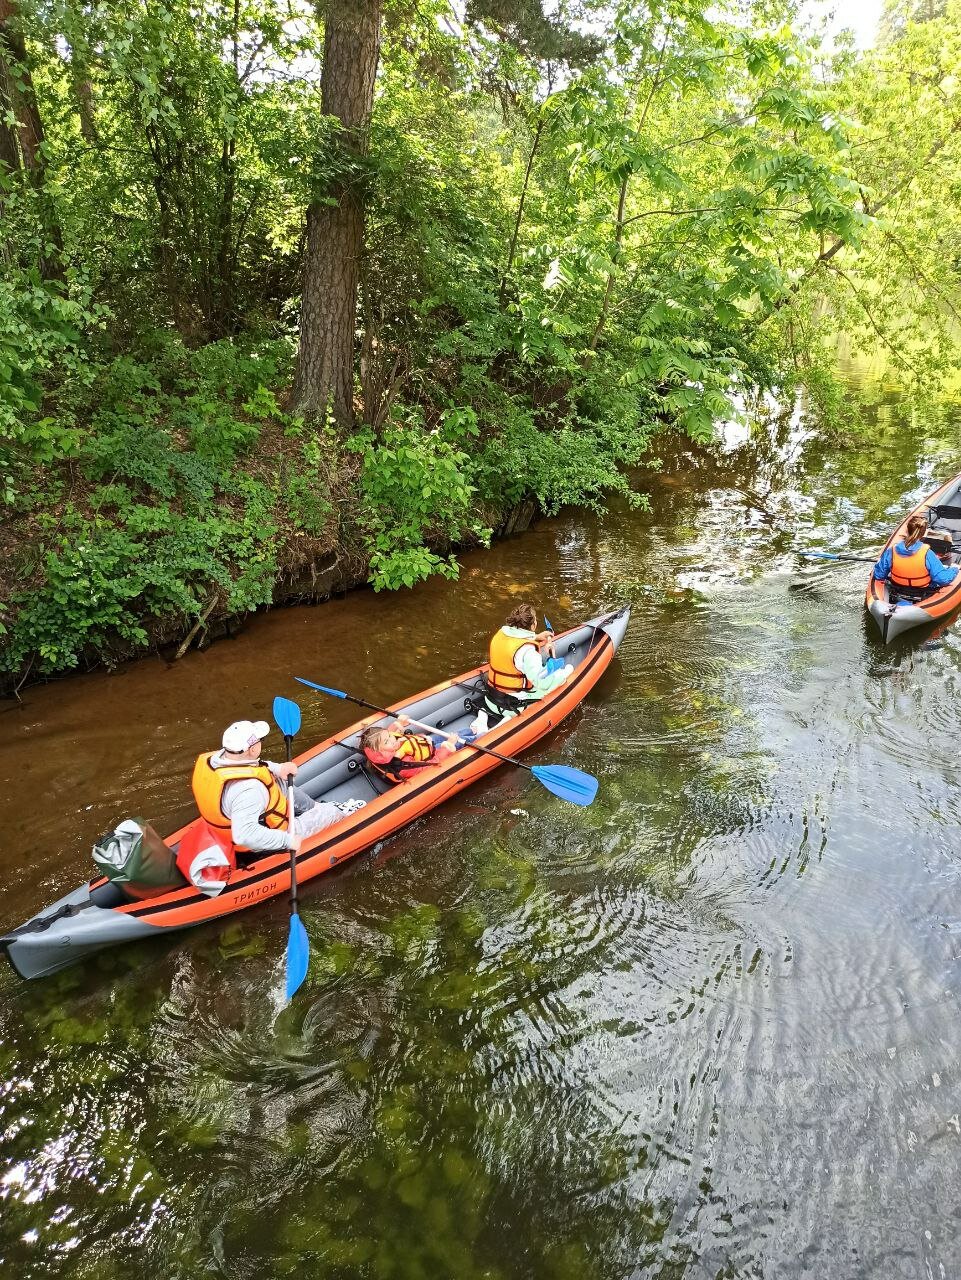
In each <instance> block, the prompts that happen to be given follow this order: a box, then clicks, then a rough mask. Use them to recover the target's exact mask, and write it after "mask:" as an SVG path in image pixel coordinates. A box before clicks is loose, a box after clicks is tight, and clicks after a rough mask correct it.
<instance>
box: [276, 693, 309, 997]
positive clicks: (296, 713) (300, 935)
mask: <svg viewBox="0 0 961 1280" xmlns="http://www.w3.org/2000/svg"><path fill="white" fill-rule="evenodd" d="M274 720H275V721H276V722H277V728H278V729H279V730H280V732H281V733H282V734H283V735H284V744H285V745H286V747H287V759H288V761H289V760H290V759H291V758H292V756H293V740H294V735H295V734H296V733H297V731H298V730H299V729H300V707H298V706H297V703H296V702H291V701H290V699H289V698H280V697H277V698H274ZM287 831H288V833H289V834H290V836H291V837H293V835H294V786H293V783H292V782H291V781H290V779H289V778H288V779H287ZM309 959H310V943H309V942H308V940H307V930H306V929H305V928H304V925H303V922H302V920H301V918H300V916H299V915H298V914H297V853H296V851H295V850H294V849H291V851H290V930H289V932H288V934H287V999H288V1000H290V999H291V997H292V996H293V995H294V992H295V991H296V990H297V988H298V987H299V986H300V984H301V983H302V982H303V980H304V978H306V976H307V962H308V961H309Z"/></svg>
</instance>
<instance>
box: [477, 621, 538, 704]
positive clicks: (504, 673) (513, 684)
mask: <svg viewBox="0 0 961 1280" xmlns="http://www.w3.org/2000/svg"><path fill="white" fill-rule="evenodd" d="M533 643H534V641H533V638H532V637H531V636H509V635H508V634H507V633H506V631H505V630H504V628H503V627H501V629H500V631H498V632H497V634H496V635H495V636H494V638H493V639H492V640H491V645H490V653H489V655H488V662H489V663H490V672H489V674H488V676H487V679H488V680H489V682H490V683H491V684H492V685H493V686H494V688H495V689H501V690H503V692H504V693H519V692H520V691H521V690H522V689H533V688H534V686H533V685H532V684H531V682H530V681H529V680H528V678H527V676H525V675H524V673H523V671H518V670H517V667H516V666H515V665H514V658H515V656H516V654H517V653H518V652H519V651H520V650H521V649H523V647H524V645H525V644H533Z"/></svg>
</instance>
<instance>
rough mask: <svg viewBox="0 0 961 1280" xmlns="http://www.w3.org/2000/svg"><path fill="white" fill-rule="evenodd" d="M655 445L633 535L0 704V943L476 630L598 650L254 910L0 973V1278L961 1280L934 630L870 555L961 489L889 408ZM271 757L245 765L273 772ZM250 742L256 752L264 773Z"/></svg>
mask: <svg viewBox="0 0 961 1280" xmlns="http://www.w3.org/2000/svg"><path fill="white" fill-rule="evenodd" d="M859 439H860V440H861V443H851V441H850V440H848V441H846V442H844V441H842V442H840V443H839V442H838V441H825V440H823V439H820V440H819V439H818V438H817V437H815V436H813V435H811V434H810V433H808V432H807V431H806V429H805V427H804V424H803V421H802V419H801V418H800V416H799V415H797V414H795V415H793V416H791V415H785V416H783V417H782V418H780V419H779V420H778V421H776V422H775V423H774V424H773V425H771V427H770V429H762V430H758V431H755V432H754V433H753V434H751V435H750V437H748V433H747V432H746V431H742V432H740V433H739V432H738V430H737V429H732V430H731V431H730V432H729V433H728V435H727V439H726V443H725V444H724V446H723V447H721V448H720V449H718V450H717V451H716V452H714V453H712V454H709V453H706V452H701V451H697V450H690V449H688V448H685V447H682V446H681V445H680V444H668V445H666V446H665V447H664V449H663V450H662V453H661V459H662V463H663V465H662V468H661V470H660V471H650V472H642V473H641V474H640V475H639V476H638V477H637V479H638V485H639V487H640V488H642V489H644V490H646V491H647V492H648V493H649V494H650V497H651V509H650V511H649V512H639V511H631V510H629V509H628V508H627V507H626V506H625V505H624V504H619V503H616V504H614V506H613V508H612V509H611V511H610V512H609V513H608V514H607V515H606V517H605V518H604V519H600V518H595V517H592V516H587V517H585V516H584V515H583V514H577V513H572V514H566V515H563V516H561V517H560V518H558V519H555V520H549V521H544V522H542V523H540V524H539V525H538V526H537V527H536V528H535V529H534V530H533V531H532V532H531V533H529V534H527V535H525V536H523V537H521V538H517V539H514V540H511V541H508V542H505V543H503V544H501V545H499V546H497V547H495V548H494V549H493V550H492V551H490V552H477V553H472V554H470V555H468V556H467V557H466V558H465V561H464V571H463V574H462V577H461V579H460V581H459V582H458V583H448V582H442V581H437V582H431V583H427V584H424V585H423V586H421V587H419V588H417V589H416V590H414V591H410V592H401V593H398V594H395V595H386V596H376V595H374V594H373V593H370V592H356V593H353V594H351V595H350V596H348V597H347V598H346V599H344V600H338V601H335V602H332V603H330V604H327V605H323V606H320V607H317V608H312V609H307V608H305V609H293V610H282V611H278V612H276V613H273V614H270V615H267V616H264V617H261V618H257V619H255V620H254V621H253V622H251V624H250V625H249V626H247V627H246V628H245V630H244V631H243V632H242V633H241V634H240V635H239V636H237V637H236V638H235V639H234V640H232V641H227V642H223V643H220V644H217V645H214V646H213V647H212V648H211V649H209V650H208V651H207V652H205V653H202V654H191V655H189V656H188V657H187V658H185V659H184V660H183V661H182V662H180V663H178V664H176V665H175V666H172V667H167V666H166V665H165V664H164V663H163V662H162V661H160V660H159V659H158V658H149V659H145V660H144V661H142V662H138V663H135V664H133V665H131V666H129V667H128V668H126V669H125V670H124V671H122V672H121V673H119V674H117V675H114V676H109V675H106V674H95V675H92V676H86V677H82V678H78V679H75V680H71V681H65V682H62V683H59V684H52V685H48V686H46V687H40V688H34V689H30V690H29V691H28V692H27V693H26V695H25V704H24V705H23V706H22V707H17V706H16V705H9V706H7V707H5V708H4V711H3V713H2V714H0V726H2V728H3V732H2V733H0V778H2V783H3V786H2V799H0V866H2V870H3V873H4V876H5V880H6V884H7V888H6V889H5V891H4V894H3V899H2V908H0V911H2V915H0V924H3V925H10V924H14V923H17V922H19V921H20V920H21V919H23V918H24V917H26V916H27V915H28V914H30V913H31V912H33V911H34V910H36V909H38V908H39V907H40V906H42V905H44V904H45V903H47V902H49V901H50V900H52V899H53V898H54V897H56V896H58V895H59V894H60V893H62V892H64V891H66V890H67V889H69V888H71V887H73V885H74V884H76V883H77V882H78V881H79V880H81V879H83V878H85V876H86V875H87V874H88V853H89V846H90V844H91V842H92V840H93V839H94V838H95V837H96V836H97V835H99V834H100V833H101V832H102V831H103V830H104V829H105V828H107V827H108V826H109V825H111V824H112V823H113V822H114V821H116V820H118V819H119V818H120V817H123V816H129V815H142V816H145V817H149V818H151V819H152V820H154V821H155V822H156V823H157V825H158V826H160V828H161V829H165V828H166V827H168V826H169V825H170V824H172V823H174V822H175V821H176V820H178V819H179V818H181V817H182V816H185V815H186V813H187V812H189V789H188V778H189V770H190V766H191V763H192V760H193V757H194V755H195V754H196V753H197V752H199V751H201V750H204V749H209V748H210V747H211V746H213V745H216V742H217V739H218V738H219V734H220V731H221V729H222V728H223V726H224V725H225V724H226V723H227V722H228V721H229V720H231V719H233V718H236V717H240V716H252V717H254V718H257V717H260V716H263V717H265V718H268V717H269V708H270V704H271V701H272V699H273V697H274V695H275V694H277V693H282V694H285V695H287V696H294V697H298V696H299V700H300V701H301V705H302V706H303V710H304V724H305V728H304V736H303V738H302V744H304V745H306V743H307V742H308V741H310V740H312V739H316V738H317V737H319V736H321V735H326V734H327V733H328V732H330V731H332V730H334V729H337V728H339V727H341V726H342V725H344V724H346V723H348V721H349V720H351V719H352V718H353V717H352V716H351V714H350V712H349V711H348V710H347V709H346V708H345V707H344V706H343V705H342V704H339V703H329V702H322V701H317V702H313V701H309V700H308V699H307V697H306V696H304V692H305V691H303V690H302V689H301V688H300V687H299V686H296V685H293V684H292V682H291V679H290V676H291V674H294V673H296V674H303V675H307V676H311V677H314V678H318V679H320V680H322V681H323V682H325V683H329V684H333V685H336V686H339V687H342V688H346V689H350V690H353V691H356V692H358V693H361V694H362V695H363V696H366V697H368V698H369V699H370V700H371V701H373V702H380V701H382V700H393V699H396V698H399V697H401V696H403V695H405V694H407V693H409V692H412V691H414V690H416V689H418V688H422V687H424V686H427V685H429V684H432V683H434V682H435V681H437V680H440V679H443V678H446V677H447V676H449V675H450V674H452V673H453V672H455V671H459V670H463V669H465V668H467V667H469V666H471V665H473V664H474V663H475V662H476V661H479V660H480V658H481V656H482V652H483V647H484V644H485V641H486V637H487V635H488V633H489V632H490V631H491V630H492V629H493V628H494V627H496V625H497V624H498V623H499V621H500V619H501V617H502V615H503V614H504V612H505V609H506V606H507V605H508V602H516V601H518V600H522V599H528V598H529V599H532V600H534V601H536V602H537V603H538V604H539V605H541V607H543V608H546V609H547V610H548V613H549V616H550V618H551V621H552V622H553V623H554V625H555V627H560V626H562V625H567V624H571V623H573V622H576V621H579V620H580V619H582V618H583V617H585V616H588V615H590V614H592V613H596V612H598V611H600V610H601V609H602V608H604V607H606V606H610V605H614V604H617V603H618V602H620V601H621V600H622V599H631V600H632V601H633V603H634V614H633V619H632V622H631V626H630V629H629V630H628V633H627V636H626V639H625V641H624V644H623V646H622V649H621V653H620V658H619V661H617V662H615V664H614V666H613V667H612V669H611V671H610V672H609V673H608V675H607V676H606V677H605V679H604V680H603V681H602V683H601V684H600V685H599V686H598V688H597V690H596V691H595V692H594V694H593V695H592V696H591V697H590V699H589V700H588V702H587V703H586V704H585V705H584V706H583V708H582V709H580V710H579V711H578V713H576V715H575V716H574V718H573V719H572V720H571V721H570V722H568V723H567V724H566V725H565V726H564V728H563V729H561V730H560V731H559V732H558V733H557V734H555V735H554V736H553V737H552V738H550V739H548V740H546V741H545V742H544V743H542V744H540V745H539V747H538V748H537V749H536V751H535V752H534V753H533V755H532V757H531V758H532V759H533V760H540V761H542V762H547V761H558V762H561V761H563V762H569V763H574V764H576V765H577V766H579V767H580V768H583V769H588V770H591V771H593V772H595V773H596V774H597V775H598V777H599V778H600V784H601V785H600V792H599V795H598V798H597V800H596V802H595V803H594V805H593V806H592V807H591V808H590V809H586V810H582V809H576V808H572V807H570V806H568V805H565V804H563V803H562V802H561V801H559V800H557V799H555V798H553V797H552V796H551V795H549V794H548V793H547V792H546V791H544V790H542V789H540V788H539V787H537V786H536V784H534V783H532V782H530V781H529V779H528V776H527V775H526V774H522V773H521V771H519V770H509V769H504V770H502V771H500V772H499V773H497V774H494V775H492V776H491V777H489V778H488V779H487V780H485V781H484V782H483V783H481V784H480V785H478V786H476V787H475V788H473V790H472V791H471V792H470V793H469V794H468V795H467V796H465V797H463V798H461V799H458V800H456V801H453V802H451V803H450V804H449V805H448V806H447V807H446V808H445V809H442V810H440V811H438V812H436V813H434V814H433V815H431V816H430V817H429V818H427V819H425V820H423V821H421V822H419V823H418V824H416V825H415V826H414V827H412V828H410V829H408V830H407V831H405V832H403V833H401V834H399V835H397V836H396V837H394V838H393V839H392V840H390V841H388V842H387V843H386V844H385V845H384V846H383V847H381V848H379V849H378V850H375V851H374V852H372V853H371V854H370V855H369V856H365V857H363V858H361V859H358V860H357V861H356V862H355V863H353V864H352V865H351V866H349V867H348V868H346V869H344V870H343V871H342V872H339V873H336V874H335V875H333V876H331V877H330V878H329V879H327V880H326V882H324V881H322V882H320V883H317V882H314V883H313V884H312V885H310V886H308V887H307V888H306V889H305V891H304V894H303V900H302V905H301V912H302V918H303V919H304V922H305V924H306V927H307V930H308V933H309V935H310V939H311V949H312V962H311V968H310V973H309V975H308V978H307V981H306V983H305V986H304V987H303V988H302V989H301V992H300V993H299V994H298V996H297V997H296V999H295V1001H294V1003H293V1004H292V1006H290V1007H289V1008H288V1009H286V1010H282V1009H281V1007H280V1006H281V1000H280V993H281V989H282V984H283V957H284V951H285V943H286V934H287V917H286V907H285V905H284V904H283V903H278V904H272V905H268V906H265V907H261V908H257V909H255V910H253V911H251V912H249V913H247V914H246V915H242V916H239V917H237V918H236V919H235V920H233V921H230V922H228V923H226V924H221V925H217V926H210V927H205V928H202V929H200V930H196V931H193V932H191V933H187V934H183V935H181V936H180V937H179V938H177V939H171V940H169V941H164V942H160V943H156V944H152V945H148V946H143V947H138V948H129V949H125V950H120V951H117V952H115V953H111V954H108V955H105V956H104V957H102V959H101V960H100V961H99V962H92V963H89V964H88V965H86V966H85V967H83V968H78V969H74V970H72V971H68V972H66V973H64V974H62V975H59V976H57V977H55V978H52V979H48V980H45V981H40V982H35V983H32V984H27V983H24V982H22V981H21V980H19V979H18V978H16V977H15V975H13V974H12V973H9V972H6V971H5V972H4V973H3V975H2V976H0V1067H2V1071H0V1274H2V1275H4V1276H8V1275H9V1276H17V1277H41V1276H44V1277H45V1276H50V1277H58V1280H59V1278H63V1280H79V1278H81V1277H82V1278H83V1280H93V1278H96V1280H114V1278H115V1280H129V1278H131V1277H141V1276H142V1277H151V1278H154V1277H163V1280H180V1278H185V1280H186V1278H188V1277H189V1278H191V1280H192V1278H193V1277H202V1276H222V1277H229V1278H230V1280H246V1278H247V1277H249V1278H250V1280H262V1278H264V1277H275V1276H276V1277H280V1276H295V1277H324V1278H325V1280H328V1278H331V1280H341V1278H343V1280H354V1278H356V1277H364V1278H366V1277H371V1278H377V1280H380V1278H384V1280H389V1278H394V1277H396V1278H397V1280H427V1278H428V1277H430V1278H431V1280H435V1278H446V1277H452V1278H453V1277H456V1278H457V1280H482V1278H484V1280H521V1278H522V1277H550V1278H556V1280H590V1278H594V1277H596V1278H597V1280H615V1278H616V1280H622V1278H623V1280H627V1277H661V1278H664V1280H667V1278H672V1280H674V1278H677V1280H680V1277H685V1278H691V1280H694V1278H696V1280H726V1278H734V1277H745V1278H762V1277H763V1278H764V1280H772V1278H774V1277H800V1276H809V1277H819V1278H823V1277H831V1278H832V1280H847V1278H848V1277H851V1278H853V1277H884V1278H885V1280H891V1278H892V1277H953V1276H957V1275H958V1274H961V1208H959V1197H958V1185H959V1175H961V1009H959V999H958V993H959V991H961V860H959V852H958V827H959V821H961V800H959V789H958V766H959V759H961V756H959V752H958V749H957V747H956V743H957V742H958V741H959V730H961V723H959V720H961V710H959V707H961V704H959V700H958V692H959V687H961V633H959V632H957V631H953V630H950V629H948V630H945V631H943V633H942V634H940V635H936V636H933V637H931V636H923V637H916V638H913V639H911V640H910V641H908V642H905V643H903V644H900V645H896V646H892V647H890V648H888V649H883V648H882V647H881V645H880V643H879V640H878V637H877V635H876V634H875V633H874V632H873V630H872V625H871V624H869V623H868V622H866V620H865V617H864V614H863V609H862V600H863V588H864V580H865V575H866V572H867V569H866V566H861V565H836V566H824V567H821V566H815V567H813V568H811V569H804V570H803V571H801V572H800V573H799V572H798V565H799V563H800V562H799V561H798V560H797V558H796V557H795V556H794V554H793V552H792V548H796V547H799V546H805V545H811V546H819V547H825V546H830V547H833V548H835V549H837V548H840V547H842V546H846V547H847V548H848V549H849V550H851V551H854V552H860V553H862V554H868V553H869V552H870V551H873V550H875V549H876V548H877V547H878V546H879V545H880V544H881V543H882V542H883V540H884V538H885V537H886V535H887V532H888V530H889V528H890V526H891V524H892V521H893V518H894V516H895V515H896V514H898V513H900V512H901V511H902V510H903V509H904V508H905V507H906V506H908V505H910V504H911V503H912V500H914V499H916V498H917V497H919V496H920V495H921V494H923V493H924V492H925V491H927V489H929V488H931V487H933V485H934V483H935V482H936V480H937V479H938V478H939V477H942V476H947V475H949V474H952V473H954V472H956V471H958V470H959V469H961V446H959V443H958V433H957V426H956V417H952V416H951V415H950V414H948V415H942V416H941V417H940V418H935V417H934V416H931V417H928V418H923V419H921V418H919V417H918V416H917V415H912V414H911V413H910V412H909V411H908V409H907V408H905V407H904V406H903V405H900V404H899V403H898V402H897V400H896V398H895V397H894V396H893V395H891V396H888V397H887V398H885V397H884V396H883V395H882V396H881V397H880V400H879V403H878V404H877V405H876V406H875V407H874V408H873V409H870V410H866V411H865V412H864V414H863V415H862V421H861V434H860V436H859ZM268 745H270V741H268ZM276 750H277V749H276V748H275V753H276Z"/></svg>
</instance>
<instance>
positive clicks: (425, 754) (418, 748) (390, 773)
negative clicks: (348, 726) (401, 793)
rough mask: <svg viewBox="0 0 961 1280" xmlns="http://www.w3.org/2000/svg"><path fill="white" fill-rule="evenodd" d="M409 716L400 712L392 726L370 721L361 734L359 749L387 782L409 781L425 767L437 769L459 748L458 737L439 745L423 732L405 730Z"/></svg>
mask: <svg viewBox="0 0 961 1280" xmlns="http://www.w3.org/2000/svg"><path fill="white" fill-rule="evenodd" d="M409 724H410V720H409V718H408V717H407V716H398V717H397V719H396V720H395V721H394V723H393V724H392V725H390V727H389V728H386V729H384V728H382V727H380V726H379V725H371V727H370V728H369V729H365V730H364V732H363V733H362V734H361V735H360V749H361V750H362V751H363V753H364V755H365V756H366V757H367V759H368V761H369V762H370V764H372V765H373V767H374V769H375V770H376V771H377V773H379V774H380V776H381V777H382V778H386V779H387V781H388V782H407V781H408V779H410V778H416V777H417V776H418V775H419V773H420V771H421V770H422V769H435V768H436V767H437V766H438V765H439V764H442V763H443V762H444V761H445V760H446V759H447V758H448V756H452V755H453V754H454V752H455V751H456V750H457V738H456V737H455V736H453V735H452V736H450V737H447V738H445V739H444V741H443V742H442V743H440V745H439V746H438V745H435V744H434V743H433V742H432V741H431V740H430V738H428V737H425V736H424V734H421V733H407V732H405V730H406V728H407V726H408V725H409Z"/></svg>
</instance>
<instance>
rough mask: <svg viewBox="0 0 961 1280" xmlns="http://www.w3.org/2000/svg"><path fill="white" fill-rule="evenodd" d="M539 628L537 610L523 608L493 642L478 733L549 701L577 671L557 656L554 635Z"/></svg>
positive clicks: (509, 618)
mask: <svg viewBox="0 0 961 1280" xmlns="http://www.w3.org/2000/svg"><path fill="white" fill-rule="evenodd" d="M536 627H537V614H536V612H535V610H534V606H533V605H532V604H520V605H518V606H517V608H516V609H513V610H512V611H511V612H510V613H509V614H508V616H507V619H506V620H505V622H504V625H503V626H502V627H501V629H500V630H499V631H498V632H497V633H496V634H495V635H494V637H493V639H492V640H491V642H490V649H489V652H488V668H489V669H488V672H487V677H486V678H487V685H488V689H487V692H486V693H485V695H484V700H485V704H486V705H485V706H484V707H482V708H481V710H480V712H479V713H478V716H477V719H476V720H475V721H474V722H473V724H472V725H471V728H472V729H473V730H474V732H476V733H485V732H486V731H487V729H489V728H493V726H494V725H496V724H499V723H500V722H501V721H502V720H506V719H510V718H511V717H512V716H515V715H518V714H519V712H521V711H523V710H524V706H525V704H526V703H528V702H537V701H538V700H539V699H541V698H543V697H545V695H547V694H548V693H550V692H551V690H552V689H556V688H557V686H558V685H560V684H563V683H564V681H565V680H566V679H567V677H568V676H569V675H570V674H571V672H572V671H573V670H574V668H573V667H571V666H569V665H567V664H565V663H564V662H563V660H562V659H561V658H557V657H555V656H554V647H553V644H552V640H553V632H550V631H537V630H535V628H536ZM545 653H546V655H547V659H546V661H545V657H544V655H545Z"/></svg>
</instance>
